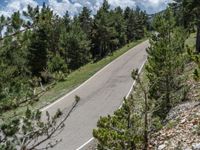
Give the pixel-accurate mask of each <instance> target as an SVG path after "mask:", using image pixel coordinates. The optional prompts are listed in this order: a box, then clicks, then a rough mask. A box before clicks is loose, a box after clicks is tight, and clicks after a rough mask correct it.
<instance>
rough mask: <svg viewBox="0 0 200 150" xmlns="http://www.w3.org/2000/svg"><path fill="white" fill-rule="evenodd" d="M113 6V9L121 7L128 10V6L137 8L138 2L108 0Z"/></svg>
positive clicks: (131, 0)
mask: <svg viewBox="0 0 200 150" xmlns="http://www.w3.org/2000/svg"><path fill="white" fill-rule="evenodd" d="M108 2H109V3H110V5H111V6H113V7H118V6H120V7H121V8H123V9H124V8H126V7H127V6H129V7H132V8H135V6H136V2H135V1H133V0H108Z"/></svg>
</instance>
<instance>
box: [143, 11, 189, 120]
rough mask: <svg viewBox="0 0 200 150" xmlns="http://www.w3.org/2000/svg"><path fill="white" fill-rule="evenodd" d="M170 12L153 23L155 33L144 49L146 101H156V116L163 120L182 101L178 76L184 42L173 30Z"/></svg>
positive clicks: (181, 63) (180, 79)
mask: <svg viewBox="0 0 200 150" xmlns="http://www.w3.org/2000/svg"><path fill="white" fill-rule="evenodd" d="M174 24H175V22H174V18H173V17H172V12H171V11H170V10H166V13H165V14H163V15H158V16H157V17H156V18H155V20H154V28H155V29H156V31H157V33H156V34H154V35H153V37H152V40H151V41H150V44H151V46H150V48H149V49H148V51H147V52H148V54H149V55H148V65H147V67H146V69H147V71H148V79H149V88H150V98H151V99H154V100H155V101H156V105H157V108H158V109H157V111H156V112H155V114H156V115H159V116H160V117H165V115H166V113H167V112H168V111H169V109H170V108H171V107H172V106H174V105H175V104H176V103H177V102H179V101H180V100H183V99H184V98H185V94H186V91H185V90H186V89H185V88H184V87H185V86H184V83H185V82H183V79H182V78H181V73H182V72H183V68H184V61H183V60H184V59H183V58H184V57H183V52H184V42H185V38H183V37H184V33H183V31H181V30H182V29H174Z"/></svg>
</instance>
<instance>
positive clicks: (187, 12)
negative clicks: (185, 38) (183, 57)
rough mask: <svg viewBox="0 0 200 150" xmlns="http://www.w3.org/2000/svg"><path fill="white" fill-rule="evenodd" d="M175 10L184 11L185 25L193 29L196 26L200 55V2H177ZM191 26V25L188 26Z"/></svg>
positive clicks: (184, 0)
mask: <svg viewBox="0 0 200 150" xmlns="http://www.w3.org/2000/svg"><path fill="white" fill-rule="evenodd" d="M175 1H176V2H177V3H176V4H175V8H179V9H180V11H182V13H183V15H182V17H183V20H184V25H185V26H189V27H191V25H192V26H193V25H194V24H195V25H196V28H197V39H196V51H197V52H198V53H200V19H199V16H200V1H199V0H175ZM188 24H189V25H188Z"/></svg>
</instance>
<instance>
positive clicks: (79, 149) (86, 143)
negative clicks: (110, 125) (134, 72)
mask: <svg viewBox="0 0 200 150" xmlns="http://www.w3.org/2000/svg"><path fill="white" fill-rule="evenodd" d="M146 62H147V59H146V60H145V61H144V62H143V64H142V65H141V67H140V69H139V71H138V73H139V74H140V73H141V71H142V69H143V68H144V65H145V64H146ZM135 84H136V81H135V80H134V81H133V84H132V85H131V88H130V90H129V92H128V94H127V95H126V99H127V98H128V97H129V96H130V94H131V91H132V90H133V87H134V85H135ZM123 104H124V101H123V102H122V104H121V105H120V106H119V109H120V108H121V107H122V105H123ZM93 140H94V137H92V138H90V139H89V140H88V141H87V142H85V143H84V144H83V145H81V146H80V147H79V148H77V149H76V150H81V149H82V148H84V147H85V146H86V145H88V144H89V143H90V142H92V141H93Z"/></svg>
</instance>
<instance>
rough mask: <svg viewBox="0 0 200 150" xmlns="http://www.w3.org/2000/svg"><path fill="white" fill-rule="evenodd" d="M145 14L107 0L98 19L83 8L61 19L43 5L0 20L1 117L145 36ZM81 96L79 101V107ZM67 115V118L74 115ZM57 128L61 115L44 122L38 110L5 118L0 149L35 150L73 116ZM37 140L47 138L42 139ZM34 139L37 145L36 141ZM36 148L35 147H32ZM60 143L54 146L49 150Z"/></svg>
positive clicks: (31, 102)
mask: <svg viewBox="0 0 200 150" xmlns="http://www.w3.org/2000/svg"><path fill="white" fill-rule="evenodd" d="M147 26H148V17H147V14H146V12H144V11H141V10H140V9H139V8H136V9H132V8H129V7H127V8H126V9H125V10H123V9H121V8H120V7H117V8H115V9H110V6H109V4H108V2H107V1H106V0H104V2H103V5H102V6H101V7H100V8H99V10H98V11H97V13H96V14H95V15H93V14H91V11H90V10H89V9H88V8H86V7H84V8H83V9H82V11H81V12H80V14H79V15H77V16H69V13H68V12H66V14H65V15H64V16H62V17H61V16H58V15H57V14H55V13H54V12H53V10H51V9H50V7H49V6H47V5H46V4H43V6H42V8H40V7H39V6H38V7H36V8H33V7H31V6H28V8H27V11H24V12H14V13H13V14H12V15H11V16H10V17H5V16H3V15H2V16H1V17H0V33H1V34H0V112H1V114H3V113H5V112H7V111H10V110H14V109H17V108H19V107H21V106H28V105H31V104H33V103H34V102H35V101H38V100H39V98H38V93H37V92H36V90H35V89H36V88H39V87H41V88H42V89H43V88H44V86H48V85H51V83H54V81H62V80H64V79H65V78H66V77H67V76H68V75H69V74H70V73H71V72H73V71H74V70H76V69H78V68H80V67H81V66H83V65H85V64H87V63H89V62H96V61H99V60H101V59H102V58H104V57H106V56H108V55H111V54H112V53H113V52H114V51H116V50H117V49H119V48H121V47H122V46H124V45H126V44H128V43H130V42H132V41H136V40H139V39H141V38H143V37H144V36H145V28H147ZM79 99H80V98H79V97H78V96H77V97H76V98H75V100H76V101H75V104H74V105H73V107H72V109H71V111H72V110H73V109H74V108H75V107H76V104H77V103H78V101H79ZM71 111H70V112H69V114H70V113H71ZM69 114H66V115H65V117H64V119H63V120H62V121H60V122H59V123H57V120H58V118H59V117H60V116H61V115H62V112H61V111H58V113H56V114H55V116H52V117H50V116H49V114H48V113H47V114H46V115H47V117H48V121H47V122H42V121H41V112H40V111H36V112H35V111H31V110H30V109H28V108H27V110H26V112H25V115H24V116H23V117H22V116H18V115H15V116H13V117H11V118H10V119H7V118H5V117H1V123H0V124H1V128H0V136H1V138H0V149H3V150H4V149H5V150H12V149H21V150H31V149H35V148H36V147H37V146H39V145H40V144H42V143H43V142H45V141H46V140H47V139H49V138H51V136H52V135H53V134H54V133H55V132H56V131H57V130H61V129H62V128H63V123H64V121H65V120H66V119H67V117H68V116H69ZM39 137H45V138H44V139H43V140H40V139H41V138H39ZM35 140H36V141H35ZM33 141H34V142H35V143H32V142H33ZM56 144H57V141H55V143H52V144H50V145H47V147H46V148H49V147H53V146H54V145H56Z"/></svg>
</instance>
